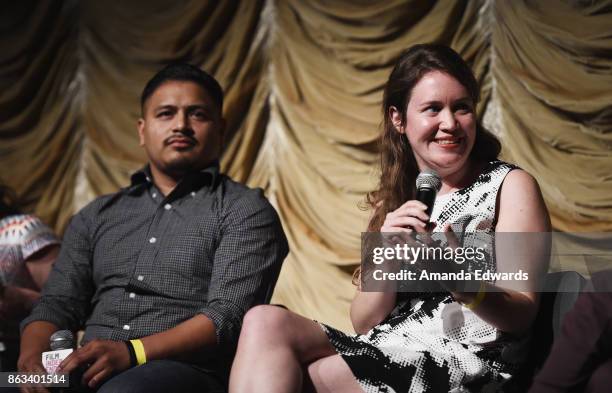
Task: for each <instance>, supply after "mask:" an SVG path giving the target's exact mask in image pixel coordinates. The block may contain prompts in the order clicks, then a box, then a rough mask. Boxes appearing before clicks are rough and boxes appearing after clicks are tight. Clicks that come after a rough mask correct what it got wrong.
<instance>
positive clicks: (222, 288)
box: [22, 165, 288, 347]
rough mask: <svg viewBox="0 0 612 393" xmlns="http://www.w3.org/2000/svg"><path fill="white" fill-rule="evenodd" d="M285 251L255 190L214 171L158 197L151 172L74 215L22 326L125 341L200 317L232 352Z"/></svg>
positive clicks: (274, 218) (275, 220) (280, 235)
mask: <svg viewBox="0 0 612 393" xmlns="http://www.w3.org/2000/svg"><path fill="white" fill-rule="evenodd" d="M287 252H288V246H287V241H286V238H285V235H284V233H283V230H282V227H281V224H280V221H279V219H278V216H277V214H276V212H275V211H274V209H273V208H272V206H271V205H270V204H269V203H268V201H267V200H266V199H265V197H264V196H263V193H262V192H261V190H252V189H249V188H247V187H245V186H243V185H241V184H238V183H236V182H233V181H232V180H230V179H229V178H227V177H226V176H224V175H222V174H220V173H219V170H218V166H217V165H213V166H212V167H209V168H207V169H205V170H203V171H202V172H199V173H195V174H192V175H190V176H188V177H186V178H184V179H183V180H182V181H181V182H180V183H179V184H178V185H177V187H176V188H175V189H174V190H173V191H172V192H171V193H170V194H169V195H168V196H167V197H165V198H164V196H163V194H161V192H160V191H159V190H158V189H157V188H156V187H155V185H154V184H153V183H152V182H151V181H150V175H149V171H148V168H145V169H144V170H142V171H139V172H137V173H135V174H134V175H133V176H132V183H131V186H130V187H128V188H126V189H123V190H121V191H120V192H118V193H116V194H113V195H107V196H103V197H100V198H98V199H96V200H95V201H93V202H92V203H90V204H89V205H88V206H86V207H85V208H84V209H82V210H81V211H80V212H79V213H78V214H76V215H75V216H74V217H73V219H72V221H71V223H70V226H69V227H68V229H67V231H66V233H65V236H64V240H63V244H62V249H61V252H60V255H59V257H58V260H57V262H56V263H55V266H54V267H53V270H52V272H51V275H50V276H49V280H48V282H47V285H46V286H45V288H44V290H43V293H42V297H41V299H40V302H39V303H38V305H37V306H36V307H35V308H34V310H33V311H32V314H31V315H30V316H29V317H28V318H27V319H26V320H25V321H24V322H23V323H22V327H24V326H25V325H26V324H28V323H30V322H32V321H36V320H44V321H49V322H52V323H54V324H56V325H57V326H58V327H60V328H62V329H72V330H75V329H78V328H80V327H82V326H83V325H84V326H85V337H84V341H89V340H92V339H94V338H98V339H109V340H128V339H133V338H139V337H143V336H148V335H151V334H154V333H158V332H161V331H164V330H167V329H170V328H172V327H174V326H176V325H178V324H179V323H181V322H183V321H185V320H187V319H189V318H191V317H193V316H195V315H197V314H204V315H205V316H207V317H208V318H210V319H211V320H212V321H213V322H214V324H215V327H216V333H217V340H218V343H219V345H221V346H223V345H226V346H231V347H233V346H234V345H235V342H236V340H237V337H238V334H239V330H240V326H241V322H242V318H243V316H244V314H245V312H246V311H247V310H248V309H249V308H250V307H252V306H254V305H256V304H260V303H262V302H264V301H265V297H266V293H267V291H268V289H269V287H270V285H271V283H273V282H274V281H275V280H276V277H277V276H278V273H279V270H280V266H281V263H282V261H283V259H284V258H285V256H286V255H287Z"/></svg>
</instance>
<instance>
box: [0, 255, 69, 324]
mask: <svg viewBox="0 0 612 393" xmlns="http://www.w3.org/2000/svg"><path fill="white" fill-rule="evenodd" d="M58 253H59V245H57V244H53V245H49V246H47V247H45V248H43V249H42V250H40V251H38V252H37V253H35V254H33V255H32V256H31V257H30V258H28V259H27V260H26V261H25V267H24V268H23V269H25V271H24V272H20V274H24V275H25V276H27V277H28V278H31V281H33V287H32V288H24V287H19V286H15V285H7V286H6V287H4V290H3V293H2V298H1V299H0V315H2V317H4V318H7V319H12V320H21V319H23V318H25V317H26V316H27V315H28V314H29V313H30V311H31V310H32V306H33V305H34V302H35V301H36V300H38V298H39V297H40V291H41V290H42V287H43V285H44V284H45V282H46V281H47V278H48V277H49V273H50V272H51V267H52V266H53V262H54V261H55V259H56V258H57V254H58Z"/></svg>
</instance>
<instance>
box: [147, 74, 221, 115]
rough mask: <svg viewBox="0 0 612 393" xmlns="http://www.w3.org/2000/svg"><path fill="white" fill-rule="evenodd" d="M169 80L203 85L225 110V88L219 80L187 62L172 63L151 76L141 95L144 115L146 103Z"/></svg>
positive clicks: (214, 100) (215, 101)
mask: <svg viewBox="0 0 612 393" xmlns="http://www.w3.org/2000/svg"><path fill="white" fill-rule="evenodd" d="M168 81H185V82H193V83H195V84H197V85H199V86H200V87H202V88H203V89H204V90H205V91H206V92H207V93H208V94H209V95H210V98H212V100H213V102H214V103H215V104H216V105H217V106H218V108H219V112H221V111H222V110H223V90H222V89H221V86H220V85H219V82H217V80H216V79H215V78H214V77H212V76H211V75H210V74H208V73H207V72H206V71H203V70H201V69H200V68H198V67H196V66H194V65H191V64H187V63H171V64H168V65H167V66H166V67H164V68H163V69H162V70H161V71H159V72H158V73H157V74H155V76H153V78H151V79H150V80H149V81H148V82H147V84H146V85H145V87H144V89H143V90H142V95H141V96H140V108H141V110H142V111H143V115H144V104H145V102H146V101H147V100H148V99H149V97H150V96H151V95H152V94H153V93H154V92H155V90H157V88H158V87H159V86H161V85H163V84H164V83H166V82H168Z"/></svg>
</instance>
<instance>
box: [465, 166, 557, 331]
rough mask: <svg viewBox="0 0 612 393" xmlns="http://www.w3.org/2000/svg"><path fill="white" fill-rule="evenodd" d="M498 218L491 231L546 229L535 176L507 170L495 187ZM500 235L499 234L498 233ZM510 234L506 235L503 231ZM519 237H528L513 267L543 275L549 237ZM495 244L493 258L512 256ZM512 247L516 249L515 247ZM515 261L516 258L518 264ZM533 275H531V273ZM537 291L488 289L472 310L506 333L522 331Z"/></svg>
mask: <svg viewBox="0 0 612 393" xmlns="http://www.w3.org/2000/svg"><path fill="white" fill-rule="evenodd" d="M499 193H500V194H499V195H498V198H499V205H498V220H497V225H496V227H495V232H496V233H500V232H523V233H529V232H536V233H540V234H542V233H546V232H550V230H551V226H550V218H549V216H548V212H547V210H546V205H545V204H544V200H543V198H542V194H541V192H540V188H539V186H538V183H537V182H536V180H535V179H534V178H533V177H532V176H531V175H529V174H528V173H527V172H525V171H522V170H514V171H511V172H510V173H508V175H507V176H506V178H505V180H504V183H503V186H502V187H501V190H500V191H499ZM502 236H503V235H502ZM507 236H510V235H507ZM517 238H518V239H519V240H524V241H527V240H528V241H529V242H530V245H529V249H528V250H529V252H526V253H524V254H525V255H521V257H522V258H524V259H523V260H520V261H515V260H512V262H513V266H514V267H516V268H521V267H523V268H524V269H527V270H529V271H530V273H531V275H530V279H537V277H539V276H543V275H544V274H545V273H546V272H547V270H548V258H549V255H550V241H549V239H550V238H549V237H548V236H546V235H544V236H542V235H536V234H534V235H533V236H529V235H528V234H525V235H524V238H523V239H521V237H518V236H517ZM501 248H503V246H500V247H497V249H498V250H497V251H498V252H497V253H496V258H497V260H498V262H499V263H503V260H504V258H516V254H515V255H511V256H509V255H507V254H509V252H507V250H504V251H500V249H501ZM515 251H516V250H515ZM516 262H519V263H520V265H522V266H518V265H517V264H516ZM533 276H535V277H533ZM453 296H454V297H455V299H456V300H457V301H459V302H461V303H464V304H470V303H472V302H473V301H474V300H475V298H476V294H475V293H453ZM538 306H539V294H538V293H537V292H535V291H522V292H519V291H515V290H510V289H508V290H504V291H499V290H495V291H488V292H486V294H485V297H484V298H483V299H482V302H480V303H479V304H478V305H477V306H476V307H475V308H474V312H475V313H476V314H477V315H478V316H479V317H480V318H482V319H483V320H485V321H487V322H488V323H490V324H491V325H493V326H495V327H497V328H498V329H500V330H501V331H504V332H509V333H520V332H524V331H526V330H527V329H529V327H530V326H531V324H532V322H533V320H534V319H535V316H536V314H537V312H538Z"/></svg>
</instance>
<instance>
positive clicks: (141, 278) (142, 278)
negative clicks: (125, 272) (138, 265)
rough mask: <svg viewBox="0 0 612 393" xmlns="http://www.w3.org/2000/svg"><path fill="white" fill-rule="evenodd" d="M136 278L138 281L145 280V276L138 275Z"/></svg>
mask: <svg viewBox="0 0 612 393" xmlns="http://www.w3.org/2000/svg"><path fill="white" fill-rule="evenodd" d="M136 278H137V279H138V281H142V280H144V276H138V277H136Z"/></svg>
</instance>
